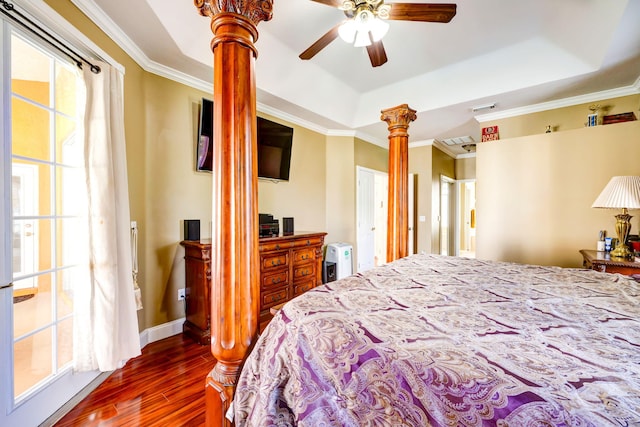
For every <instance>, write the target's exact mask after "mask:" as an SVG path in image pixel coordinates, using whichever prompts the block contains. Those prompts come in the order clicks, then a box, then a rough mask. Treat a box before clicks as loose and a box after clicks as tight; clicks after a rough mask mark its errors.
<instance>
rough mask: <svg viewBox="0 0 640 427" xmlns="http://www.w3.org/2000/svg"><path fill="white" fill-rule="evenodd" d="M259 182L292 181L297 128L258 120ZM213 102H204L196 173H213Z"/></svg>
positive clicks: (207, 100) (199, 129)
mask: <svg viewBox="0 0 640 427" xmlns="http://www.w3.org/2000/svg"><path fill="white" fill-rule="evenodd" d="M256 133H257V140H258V178H264V179H270V180H277V181H288V180H289V171H290V169H291V145H292V142H293V128H290V127H288V126H284V125H281V124H279V123H275V122H272V121H271V120H267V119H263V118H262V117H258V121H257V129H256ZM212 148H213V102H212V101H211V100H209V99H206V98H203V99H202V105H201V108H200V123H199V125H198V149H197V158H196V169H197V170H199V171H211V170H212V158H211V154H212V151H213V150H212Z"/></svg>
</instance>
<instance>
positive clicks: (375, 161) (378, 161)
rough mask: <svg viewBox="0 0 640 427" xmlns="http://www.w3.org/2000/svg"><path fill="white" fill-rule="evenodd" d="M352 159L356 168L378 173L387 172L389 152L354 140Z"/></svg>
mask: <svg viewBox="0 0 640 427" xmlns="http://www.w3.org/2000/svg"><path fill="white" fill-rule="evenodd" d="M354 144H355V145H354V150H355V152H354V159H355V164H356V165H357V166H362V167H365V168H369V169H374V170H377V171H380V172H388V171H389V150H387V149H386V148H382V147H380V146H378V145H374V144H370V143H368V142H366V141H363V140H361V139H358V138H356V139H355V143H354Z"/></svg>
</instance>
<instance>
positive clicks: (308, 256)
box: [293, 248, 316, 265]
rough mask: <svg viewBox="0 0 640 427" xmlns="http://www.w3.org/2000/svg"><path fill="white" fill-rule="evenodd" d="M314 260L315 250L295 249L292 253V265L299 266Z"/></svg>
mask: <svg viewBox="0 0 640 427" xmlns="http://www.w3.org/2000/svg"><path fill="white" fill-rule="evenodd" d="M315 259H316V248H304V249H296V250H295V251H293V264H294V265H295V264H301V263H303V262H310V261H313V260H315Z"/></svg>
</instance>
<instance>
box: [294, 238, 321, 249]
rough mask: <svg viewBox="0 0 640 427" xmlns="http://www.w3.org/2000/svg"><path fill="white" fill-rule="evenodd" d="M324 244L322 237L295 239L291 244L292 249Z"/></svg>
mask: <svg viewBox="0 0 640 427" xmlns="http://www.w3.org/2000/svg"><path fill="white" fill-rule="evenodd" d="M323 242H324V236H315V237H306V238H302V239H297V240H296V241H295V242H293V247H294V248H301V247H304V246H322V243H323Z"/></svg>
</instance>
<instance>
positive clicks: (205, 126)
mask: <svg viewBox="0 0 640 427" xmlns="http://www.w3.org/2000/svg"><path fill="white" fill-rule="evenodd" d="M197 147H198V149H197V150H196V170H199V171H209V172H211V170H212V169H211V167H212V165H213V159H212V158H211V155H212V152H213V101H211V100H210V99H206V98H202V103H201V104H200V122H199V123H198V145H197Z"/></svg>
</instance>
